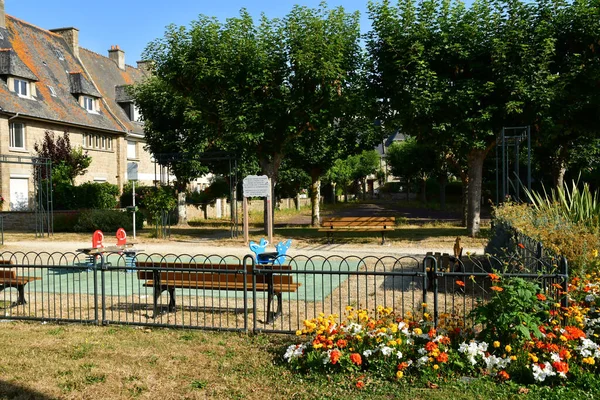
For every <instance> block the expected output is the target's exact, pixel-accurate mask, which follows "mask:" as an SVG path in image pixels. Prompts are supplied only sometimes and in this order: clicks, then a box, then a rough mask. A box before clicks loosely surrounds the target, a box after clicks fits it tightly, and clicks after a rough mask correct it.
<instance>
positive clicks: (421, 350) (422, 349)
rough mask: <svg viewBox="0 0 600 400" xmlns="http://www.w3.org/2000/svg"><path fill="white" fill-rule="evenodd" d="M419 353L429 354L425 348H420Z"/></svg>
mask: <svg viewBox="0 0 600 400" xmlns="http://www.w3.org/2000/svg"><path fill="white" fill-rule="evenodd" d="M417 353H419V354H421V355H423V354H427V350H425V349H424V348H420V349H419V350H417Z"/></svg>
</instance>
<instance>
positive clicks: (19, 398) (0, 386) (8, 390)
mask: <svg viewBox="0 0 600 400" xmlns="http://www.w3.org/2000/svg"><path fill="white" fill-rule="evenodd" d="M0 398H2V399H12V400H29V399H35V400H46V399H48V400H50V399H55V397H52V396H48V395H46V394H44V393H40V392H37V391H35V390H32V389H30V388H26V387H23V386H19V385H17V384H14V383H11V382H6V381H3V380H0Z"/></svg>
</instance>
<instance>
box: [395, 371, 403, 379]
mask: <svg viewBox="0 0 600 400" xmlns="http://www.w3.org/2000/svg"><path fill="white" fill-rule="evenodd" d="M403 376H404V372H402V371H398V372H396V378H398V379H402V377H403Z"/></svg>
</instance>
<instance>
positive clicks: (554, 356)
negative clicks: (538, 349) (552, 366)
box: [550, 353, 562, 362]
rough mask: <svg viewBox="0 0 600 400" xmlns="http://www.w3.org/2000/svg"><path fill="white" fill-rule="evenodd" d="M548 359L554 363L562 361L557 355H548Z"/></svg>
mask: <svg viewBox="0 0 600 400" xmlns="http://www.w3.org/2000/svg"><path fill="white" fill-rule="evenodd" d="M550 358H551V359H552V361H554V362H556V361H560V360H562V359H561V358H560V356H559V355H558V353H552V354H550Z"/></svg>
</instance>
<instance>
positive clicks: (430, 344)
mask: <svg viewBox="0 0 600 400" xmlns="http://www.w3.org/2000/svg"><path fill="white" fill-rule="evenodd" d="M437 348H438V345H437V343H436V342H427V344H426V345H425V350H427V351H433V350H435V349H437Z"/></svg>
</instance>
